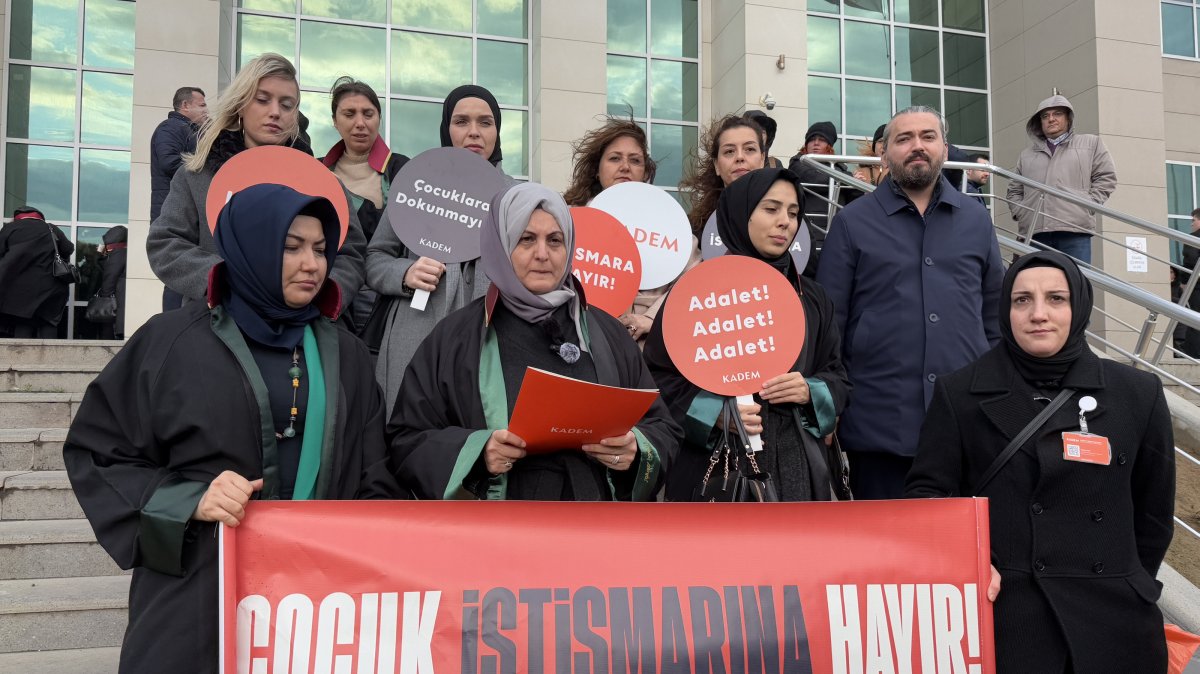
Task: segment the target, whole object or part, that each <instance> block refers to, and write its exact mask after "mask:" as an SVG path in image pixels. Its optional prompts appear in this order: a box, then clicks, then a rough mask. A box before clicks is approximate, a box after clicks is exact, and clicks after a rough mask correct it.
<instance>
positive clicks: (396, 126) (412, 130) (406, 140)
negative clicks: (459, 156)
mask: <svg viewBox="0 0 1200 674" xmlns="http://www.w3.org/2000/svg"><path fill="white" fill-rule="evenodd" d="M388 107H389V108H390V111H389V114H390V121H391V124H390V127H389V128H390V129H391V134H390V137H389V138H388V146H389V147H391V148H392V152H398V153H400V154H403V155H407V156H409V157H415V156H417V155H419V154H421V153H422V152H424V151H425V150H428V149H429V148H431V147H438V146H440V145H441V144H442V142H441V135H440V133H439V132H438V127H440V126H441V124H442V104H441V103H425V102H423V101H401V100H392V101H391V102H390V103H389V104H388ZM503 126H504V125H503V124H501V127H503ZM501 147H503V146H501Z"/></svg>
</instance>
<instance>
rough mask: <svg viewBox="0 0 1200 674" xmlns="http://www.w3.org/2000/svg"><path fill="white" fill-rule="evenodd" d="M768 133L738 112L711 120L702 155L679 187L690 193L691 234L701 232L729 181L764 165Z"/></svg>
mask: <svg viewBox="0 0 1200 674" xmlns="http://www.w3.org/2000/svg"><path fill="white" fill-rule="evenodd" d="M766 145H767V132H766V131H764V130H763V128H762V127H761V126H759V124H758V122H755V121H754V120H752V119H747V118H745V117H741V116H739V115H725V116H724V117H722V118H720V119H718V120H716V121H714V122H713V123H712V124H710V125H709V127H708V130H707V131H705V133H704V136H703V137H701V139H700V147H702V148H704V155H703V156H701V157H699V158H698V160H697V162H696V166H695V169H694V170H693V171H692V173H691V174H690V175H688V176H687V177H686V178H684V180H683V182H681V183H679V188H680V189H681V190H690V191H691V193H692V212H691V213H689V214H688V221H689V222H691V223H692V233H693V234H696V235H697V236H699V235H700V233H701V232H703V231H704V224H705V223H706V222H708V218H709V216H711V215H712V214H713V213H714V212H716V210H717V200H718V199H720V198H721V192H722V191H724V189H725V188H726V187H727V186H728V185H729V183H731V182H733V181H734V180H737V179H738V178H740V177H742V175H744V174H746V173H749V172H750V171H753V170H755V169H760V168H762V167H763V162H764V161H765V159H766V155H765V154H764V153H763V148H764V147H766Z"/></svg>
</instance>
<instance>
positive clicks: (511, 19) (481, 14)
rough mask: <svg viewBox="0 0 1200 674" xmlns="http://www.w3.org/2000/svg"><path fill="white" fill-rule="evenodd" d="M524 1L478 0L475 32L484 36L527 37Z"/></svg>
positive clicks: (526, 14) (527, 26)
mask: <svg viewBox="0 0 1200 674" xmlns="http://www.w3.org/2000/svg"><path fill="white" fill-rule="evenodd" d="M525 3H526V0H479V2H478V17H477V19H478V21H479V25H478V28H477V30H478V31H479V32H480V33H483V34H485V35H503V36H504V37H528V36H529V24H528V21H527V17H528V16H529V10H528V9H527V5H526V4H525Z"/></svg>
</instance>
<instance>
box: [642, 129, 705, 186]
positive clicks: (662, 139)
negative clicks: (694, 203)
mask: <svg viewBox="0 0 1200 674" xmlns="http://www.w3.org/2000/svg"><path fill="white" fill-rule="evenodd" d="M696 143H697V138H696V127H694V126H675V125H673V124H651V125H650V156H651V157H654V161H656V162H658V171H657V172H656V173H655V175H654V184H655V185H659V186H661V187H676V186H678V185H679V181H681V180H683V167H684V166H689V165H690V164H691V163H692V161H693V160H694V156H693V153H694V152H695V150H696Z"/></svg>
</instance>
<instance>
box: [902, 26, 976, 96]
mask: <svg viewBox="0 0 1200 674" xmlns="http://www.w3.org/2000/svg"><path fill="white" fill-rule="evenodd" d="M978 39H979V41H980V42H981V43H982V42H983V39H982V38H978ZM939 60H940V59H939V57H938V34H937V31H933V30H916V29H915V28H897V29H896V79H897V80H908V81H910V82H926V83H929V84H937V83H938V81H939V78H940V77H941V72H940V66H941V64H940V63H938V61H939Z"/></svg>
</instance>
